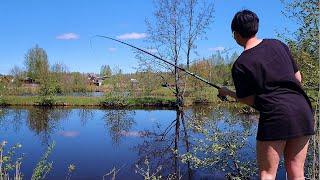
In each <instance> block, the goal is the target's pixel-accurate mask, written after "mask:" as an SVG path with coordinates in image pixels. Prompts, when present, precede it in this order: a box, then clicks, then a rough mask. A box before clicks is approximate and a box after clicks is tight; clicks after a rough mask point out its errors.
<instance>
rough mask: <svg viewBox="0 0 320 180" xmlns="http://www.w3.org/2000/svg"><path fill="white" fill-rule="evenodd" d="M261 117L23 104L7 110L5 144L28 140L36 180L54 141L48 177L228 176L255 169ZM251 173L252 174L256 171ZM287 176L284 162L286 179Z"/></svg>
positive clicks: (0, 130) (199, 109) (203, 109)
mask: <svg viewBox="0 0 320 180" xmlns="http://www.w3.org/2000/svg"><path fill="white" fill-rule="evenodd" d="M256 130H257V116H256V115H243V114H239V113H237V112H234V111H232V110H230V109H225V108H214V107H210V106H194V107H191V108H187V109H185V110H184V111H177V110H170V109H88V108H78V109H75V108H74V109H72V108H51V109H48V108H36V107H18V108H12V107H10V108H1V109H0V142H2V141H3V140H6V141H8V144H7V146H6V148H7V149H8V148H9V147H11V146H13V145H14V144H15V143H21V144H22V148H21V149H19V150H18V151H17V154H18V155H19V154H20V155H21V154H22V153H23V156H24V157H23V161H22V166H21V171H22V173H23V174H24V179H30V178H31V175H32V172H33V169H34V168H35V166H36V164H37V162H38V161H39V159H40V158H41V156H42V155H43V153H44V152H45V151H46V149H47V147H48V145H49V144H51V143H52V142H55V147H54V149H53V151H52V153H51V154H50V156H49V160H50V162H51V161H52V162H53V169H52V170H51V172H50V173H49V174H48V176H47V179H65V178H66V176H67V174H68V166H69V165H70V164H73V165H75V167H76V168H75V171H74V172H73V173H72V177H71V179H103V176H104V177H105V178H106V179H110V178H111V176H112V175H110V176H105V175H106V174H108V173H109V172H110V171H111V170H112V169H113V168H116V170H119V171H118V173H117V175H116V179H143V176H144V175H145V174H144V171H146V170H147V169H148V167H149V169H150V172H151V173H156V176H160V175H161V176H162V177H181V179H203V178H205V179H225V178H224V177H225V175H226V174H233V175H239V174H240V173H241V174H242V175H243V176H250V177H252V178H253V179H254V178H256V174H255V169H256V165H255V152H254V151H255V134H256ZM248 174H249V175H248ZM284 177H285V175H284V170H283V167H281V168H280V169H279V173H278V179H283V178H284Z"/></svg>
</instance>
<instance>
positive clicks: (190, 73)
mask: <svg viewBox="0 0 320 180" xmlns="http://www.w3.org/2000/svg"><path fill="white" fill-rule="evenodd" d="M95 37H100V38H105V39H109V40H112V41H116V42H119V43H121V44H124V45H127V46H130V47H132V48H134V49H137V50H139V51H141V52H144V53H146V54H148V55H150V56H152V57H154V58H156V59H158V60H161V61H163V62H165V63H167V64H170V65H171V66H174V67H175V68H177V69H179V70H181V71H183V72H185V73H187V74H189V75H190V76H192V77H194V78H196V79H199V80H200V81H202V82H204V83H206V84H208V85H210V86H212V87H214V88H216V89H220V88H221V87H220V86H218V85H216V84H213V83H211V82H210V81H208V80H206V79H204V78H202V77H200V76H199V75H197V74H195V73H193V72H190V71H188V70H186V69H184V68H182V67H179V66H177V65H175V64H173V63H172V62H169V61H167V60H165V59H163V58H161V57H159V56H156V55H154V54H152V53H150V52H148V51H146V50H144V49H141V48H139V47H136V46H134V45H131V44H129V43H126V42H123V41H120V40H118V39H114V38H111V37H108V36H103V35H95ZM218 97H219V98H220V99H221V100H223V101H226V100H227V97H226V96H220V95H219V94H218Z"/></svg>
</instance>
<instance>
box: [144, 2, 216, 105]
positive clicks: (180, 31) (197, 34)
mask: <svg viewBox="0 0 320 180" xmlns="http://www.w3.org/2000/svg"><path fill="white" fill-rule="evenodd" d="M154 2H155V12H154V18H155V20H154V21H153V22H154V23H150V22H149V21H147V27H148V31H147V32H148V34H149V39H148V40H149V42H150V43H151V47H152V49H155V50H156V52H157V53H158V55H159V56H161V57H163V58H165V59H168V60H170V61H172V62H173V63H174V64H175V65H180V64H184V63H186V64H187V68H189V64H190V58H191V53H192V52H193V50H195V49H196V44H195V42H196V40H198V39H199V38H201V37H202V36H203V35H204V34H205V31H206V29H207V28H208V26H209V24H210V22H211V21H212V13H213V4H212V3H210V4H206V3H205V1H203V0H202V1H201V0H158V1H154ZM182 59H185V60H186V62H182ZM167 69H169V71H171V73H172V74H173V76H174V81H175V89H174V90H175V96H176V100H177V105H178V106H179V107H182V106H183V105H184V101H183V97H184V91H185V87H186V86H185V84H184V83H185V82H184V81H183V79H184V78H183V76H182V75H181V73H180V72H179V70H178V69H177V68H172V67H167Z"/></svg>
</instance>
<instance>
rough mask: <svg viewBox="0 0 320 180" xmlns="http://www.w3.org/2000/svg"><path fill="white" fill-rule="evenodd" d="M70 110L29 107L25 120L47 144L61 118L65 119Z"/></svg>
mask: <svg viewBox="0 0 320 180" xmlns="http://www.w3.org/2000/svg"><path fill="white" fill-rule="evenodd" d="M69 113H70V110H67V109H60V108H42V107H39V108H29V109H28V115H27V122H28V126H29V128H30V129H31V130H32V131H33V132H35V133H36V134H37V135H38V136H39V137H40V139H41V142H42V143H43V144H47V145H49V142H51V141H52V140H51V135H52V134H54V133H56V131H57V130H58V128H59V124H60V123H61V122H59V121H61V120H64V119H67V117H68V116H69Z"/></svg>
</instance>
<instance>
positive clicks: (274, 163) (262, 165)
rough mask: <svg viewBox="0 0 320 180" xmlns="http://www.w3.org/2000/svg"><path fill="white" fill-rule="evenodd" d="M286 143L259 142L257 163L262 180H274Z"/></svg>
mask: <svg viewBox="0 0 320 180" xmlns="http://www.w3.org/2000/svg"><path fill="white" fill-rule="evenodd" d="M285 145H286V141H257V163H258V168H259V177H260V179H261V180H274V179H275V178H276V174H277V169H278V165H279V161H280V158H281V155H282V154H283V151H284V148H285Z"/></svg>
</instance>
